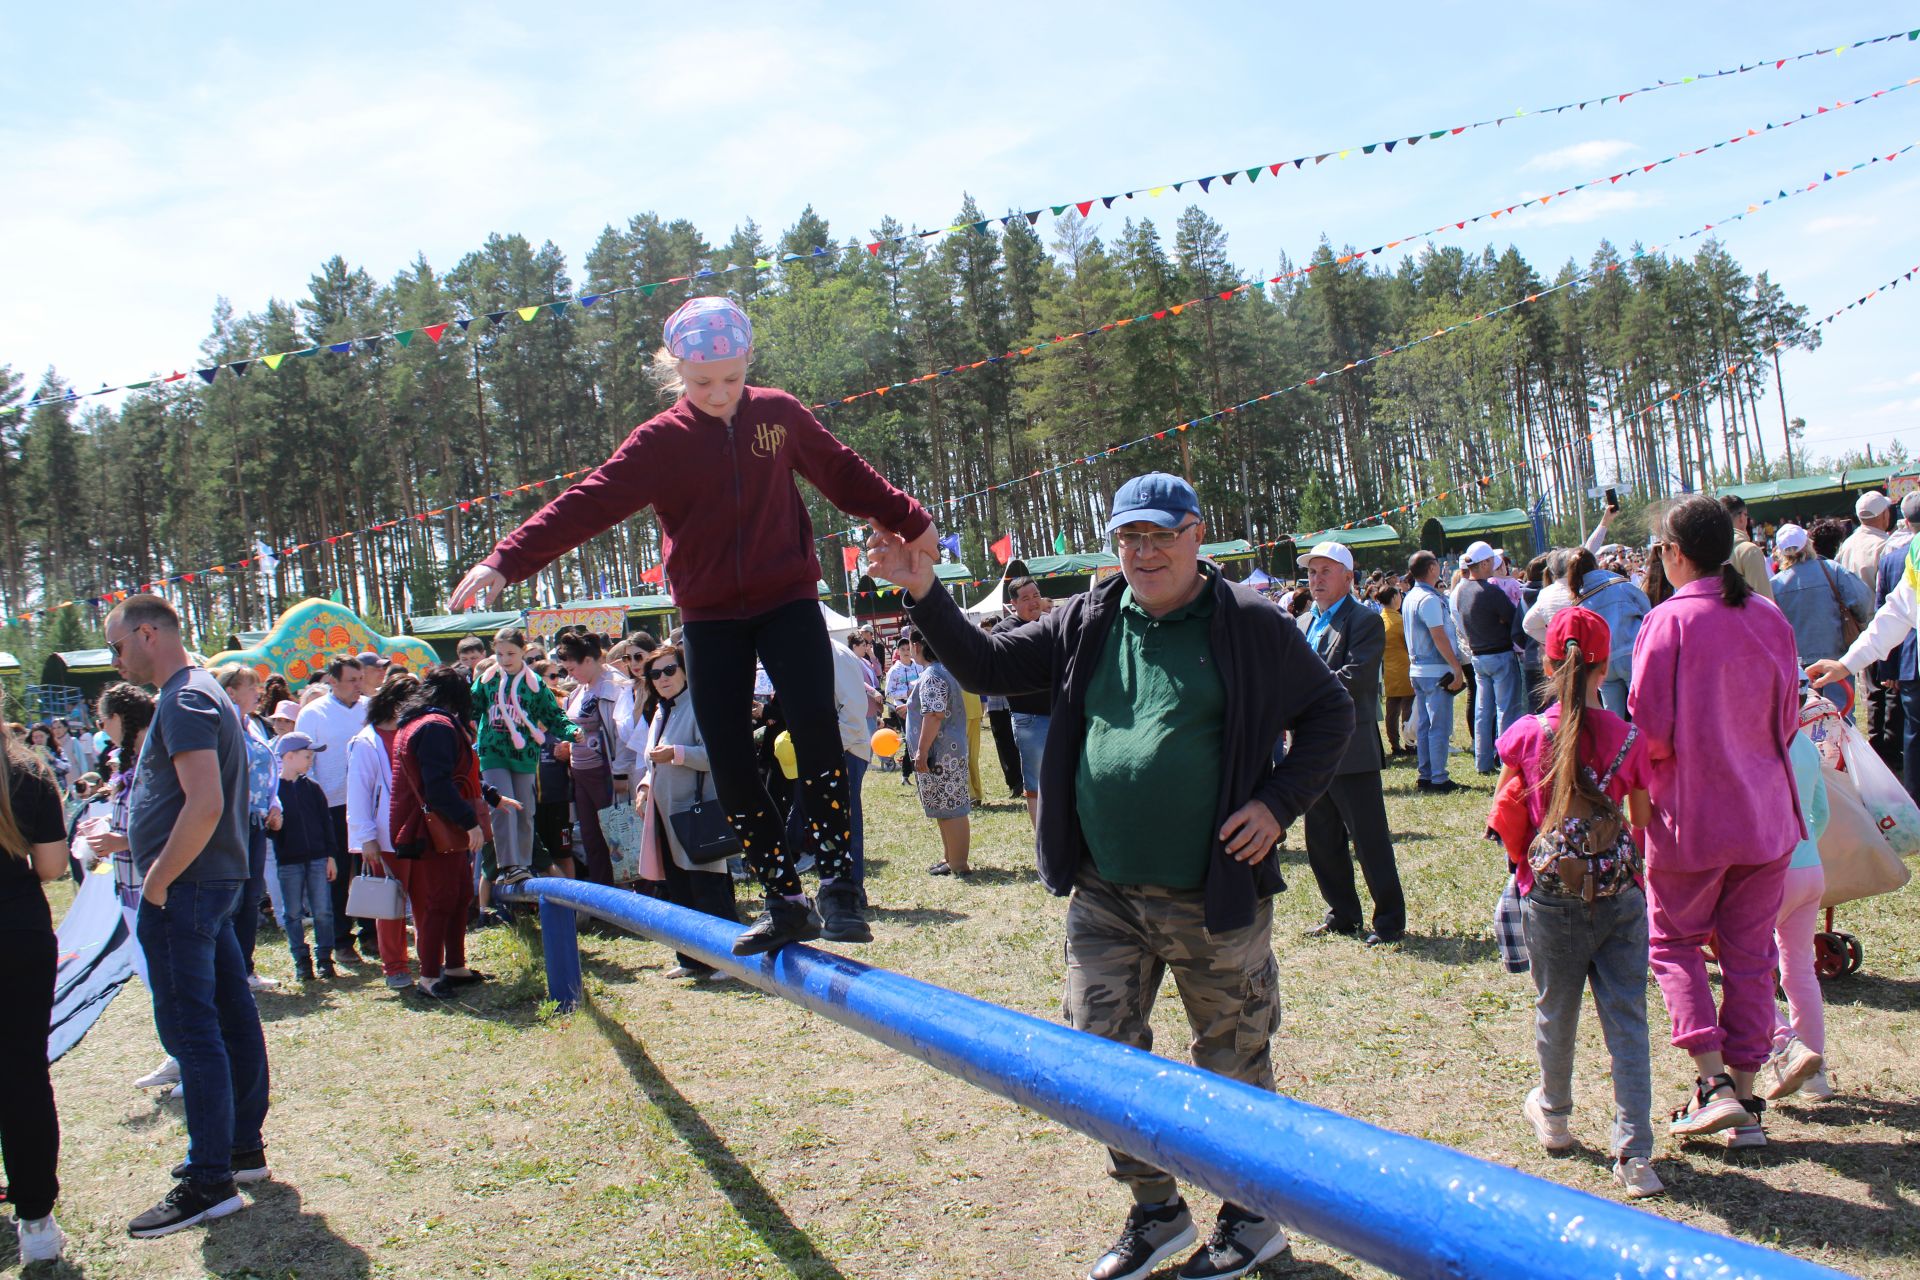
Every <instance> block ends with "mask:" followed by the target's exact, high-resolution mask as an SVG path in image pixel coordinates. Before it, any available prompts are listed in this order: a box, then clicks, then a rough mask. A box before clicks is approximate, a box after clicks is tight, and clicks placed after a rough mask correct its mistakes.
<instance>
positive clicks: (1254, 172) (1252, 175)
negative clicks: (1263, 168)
mask: <svg viewBox="0 0 1920 1280" xmlns="http://www.w3.org/2000/svg"><path fill="white" fill-rule="evenodd" d="M1273 170H1274V172H1275V173H1278V172H1279V171H1280V166H1279V165H1275V166H1273ZM1247 181H1248V182H1258V181H1260V166H1259V165H1255V166H1254V167H1253V168H1251V169H1249V170H1247Z"/></svg>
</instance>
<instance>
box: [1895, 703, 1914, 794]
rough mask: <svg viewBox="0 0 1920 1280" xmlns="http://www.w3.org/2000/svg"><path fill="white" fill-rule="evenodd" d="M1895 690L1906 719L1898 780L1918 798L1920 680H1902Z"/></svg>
mask: <svg viewBox="0 0 1920 1280" xmlns="http://www.w3.org/2000/svg"><path fill="white" fill-rule="evenodd" d="M1895 692H1896V694H1897V695H1898V697H1899V699H1900V710H1901V712H1902V713H1903V714H1904V715H1905V716H1906V720H1907V722H1906V724H1905V725H1904V726H1902V728H1901V730H1900V732H1901V752H1902V754H1901V757H1900V780H1901V781H1902V782H1904V783H1906V784H1907V794H1908V795H1910V796H1913V797H1914V798H1915V799H1920V680H1902V681H1901V682H1900V687H1899V689H1897V690H1896V691H1895Z"/></svg>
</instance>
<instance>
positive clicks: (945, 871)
mask: <svg viewBox="0 0 1920 1280" xmlns="http://www.w3.org/2000/svg"><path fill="white" fill-rule="evenodd" d="M927 874H928V875H930V876H950V875H952V874H953V868H952V867H950V866H948V865H947V864H946V862H945V861H941V862H936V863H934V864H933V865H932V866H930V867H928V868H927Z"/></svg>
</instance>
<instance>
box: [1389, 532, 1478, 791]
mask: <svg viewBox="0 0 1920 1280" xmlns="http://www.w3.org/2000/svg"><path fill="white" fill-rule="evenodd" d="M1407 579H1408V581H1409V582H1411V583H1412V586H1411V588H1410V589H1409V590H1408V591H1407V602H1406V605H1405V606H1404V607H1403V608H1402V610H1401V614H1402V617H1403V619H1404V624H1403V628H1402V629H1403V631H1404V633H1405V635H1406V639H1407V659H1408V661H1407V672H1408V674H1409V675H1410V676H1411V677H1412V679H1413V740H1414V746H1415V748H1416V750H1417V752H1418V757H1417V758H1418V763H1419V773H1420V780H1419V782H1418V784H1417V785H1418V786H1419V788H1420V790H1422V791H1440V792H1446V791H1455V790H1458V789H1459V785H1460V784H1459V783H1457V782H1455V781H1453V779H1451V778H1449V777H1448V776H1447V752H1448V751H1449V750H1450V749H1451V747H1452V743H1453V699H1454V695H1456V694H1458V693H1459V692H1460V691H1461V690H1463V689H1465V688H1466V687H1467V676H1466V673H1465V672H1464V671H1462V670H1461V669H1460V657H1459V655H1458V654H1456V653H1455V652H1454V650H1453V641H1452V640H1451V639H1449V638H1448V636H1449V633H1450V632H1451V631H1452V626H1451V619H1450V618H1449V616H1448V615H1449V610H1448V608H1447V598H1446V597H1445V596H1443V595H1441V594H1440V592H1439V589H1438V587H1439V582H1440V560H1439V558H1438V557H1437V556H1435V555H1434V554H1433V552H1431V551H1416V552H1414V553H1413V558H1412V559H1411V560H1409V561H1408V562H1407Z"/></svg>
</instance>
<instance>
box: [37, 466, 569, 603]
mask: <svg viewBox="0 0 1920 1280" xmlns="http://www.w3.org/2000/svg"><path fill="white" fill-rule="evenodd" d="M591 470H593V468H592V467H580V468H578V469H577V470H574V471H563V472H561V473H560V474H559V475H553V476H548V477H547V478H546V479H544V480H530V481H528V482H527V483H526V484H519V485H515V486H513V487H512V488H510V489H501V490H499V491H498V492H495V493H485V494H481V495H479V496H477V497H472V498H460V499H457V500H455V501H453V502H449V503H447V504H446V505H445V506H441V507H433V508H430V509H428V510H426V511H417V512H415V513H414V514H412V515H408V516H395V517H394V518H393V519H390V520H381V521H379V522H377V523H375V524H370V525H368V526H367V527H366V528H364V529H347V530H343V531H342V532H340V533H333V534H328V535H327V536H325V537H323V538H315V539H313V540H312V541H311V542H295V543H292V544H290V545H288V546H286V547H284V548H274V547H269V546H267V545H266V544H265V543H264V542H262V543H257V544H256V549H255V553H254V554H253V555H248V556H242V557H241V558H240V559H238V560H231V561H228V562H227V563H225V564H216V565H209V566H208V567H207V568H205V569H196V570H193V571H192V572H190V573H171V574H164V575H162V576H160V577H157V578H155V579H154V580H153V581H151V582H142V583H140V584H138V585H137V586H132V587H120V588H116V589H114V590H111V591H103V592H101V593H100V594H99V595H94V596H76V597H75V598H74V599H72V600H62V601H60V602H59V603H58V604H49V605H44V606H42V607H41V608H38V609H22V610H21V611H20V612H19V613H17V614H15V615H13V616H11V617H6V618H0V626H13V625H16V624H21V623H26V622H28V621H30V620H32V619H33V618H35V617H37V616H44V615H46V614H49V613H51V612H53V611H54V610H55V609H67V608H71V607H73V606H74V605H90V606H93V607H95V608H98V607H100V606H102V605H114V604H118V603H120V601H122V600H125V599H126V598H127V597H128V596H130V595H136V594H139V593H141V592H147V591H159V590H160V589H161V588H163V587H167V586H192V585H193V584H194V583H196V582H199V581H200V580H201V579H203V578H206V579H224V578H228V577H230V576H232V575H235V574H242V573H245V572H246V571H247V570H248V569H250V568H252V567H254V566H255V565H259V566H261V567H270V566H271V565H274V564H278V563H279V561H280V558H281V557H282V556H290V555H297V554H298V553H300V552H302V551H306V550H308V549H310V548H315V547H322V546H328V547H332V546H338V545H339V544H340V543H342V542H348V541H351V540H352V539H354V538H365V537H371V536H372V535H374V534H376V533H387V532H390V531H391V530H394V529H398V528H401V527H402V526H405V525H408V524H425V523H426V522H427V521H429V520H433V519H437V518H438V517H440V516H444V515H447V514H449V513H451V512H454V511H471V510H472V509H473V508H474V507H477V506H479V505H481V504H482V503H487V502H502V501H505V500H506V499H508V498H510V497H513V496H514V495H515V494H521V493H531V492H534V491H537V490H540V489H544V488H546V487H547V486H548V485H550V484H565V483H567V482H569V481H572V480H577V479H578V478H579V477H581V476H583V475H586V474H587V472H589V471H591Z"/></svg>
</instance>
